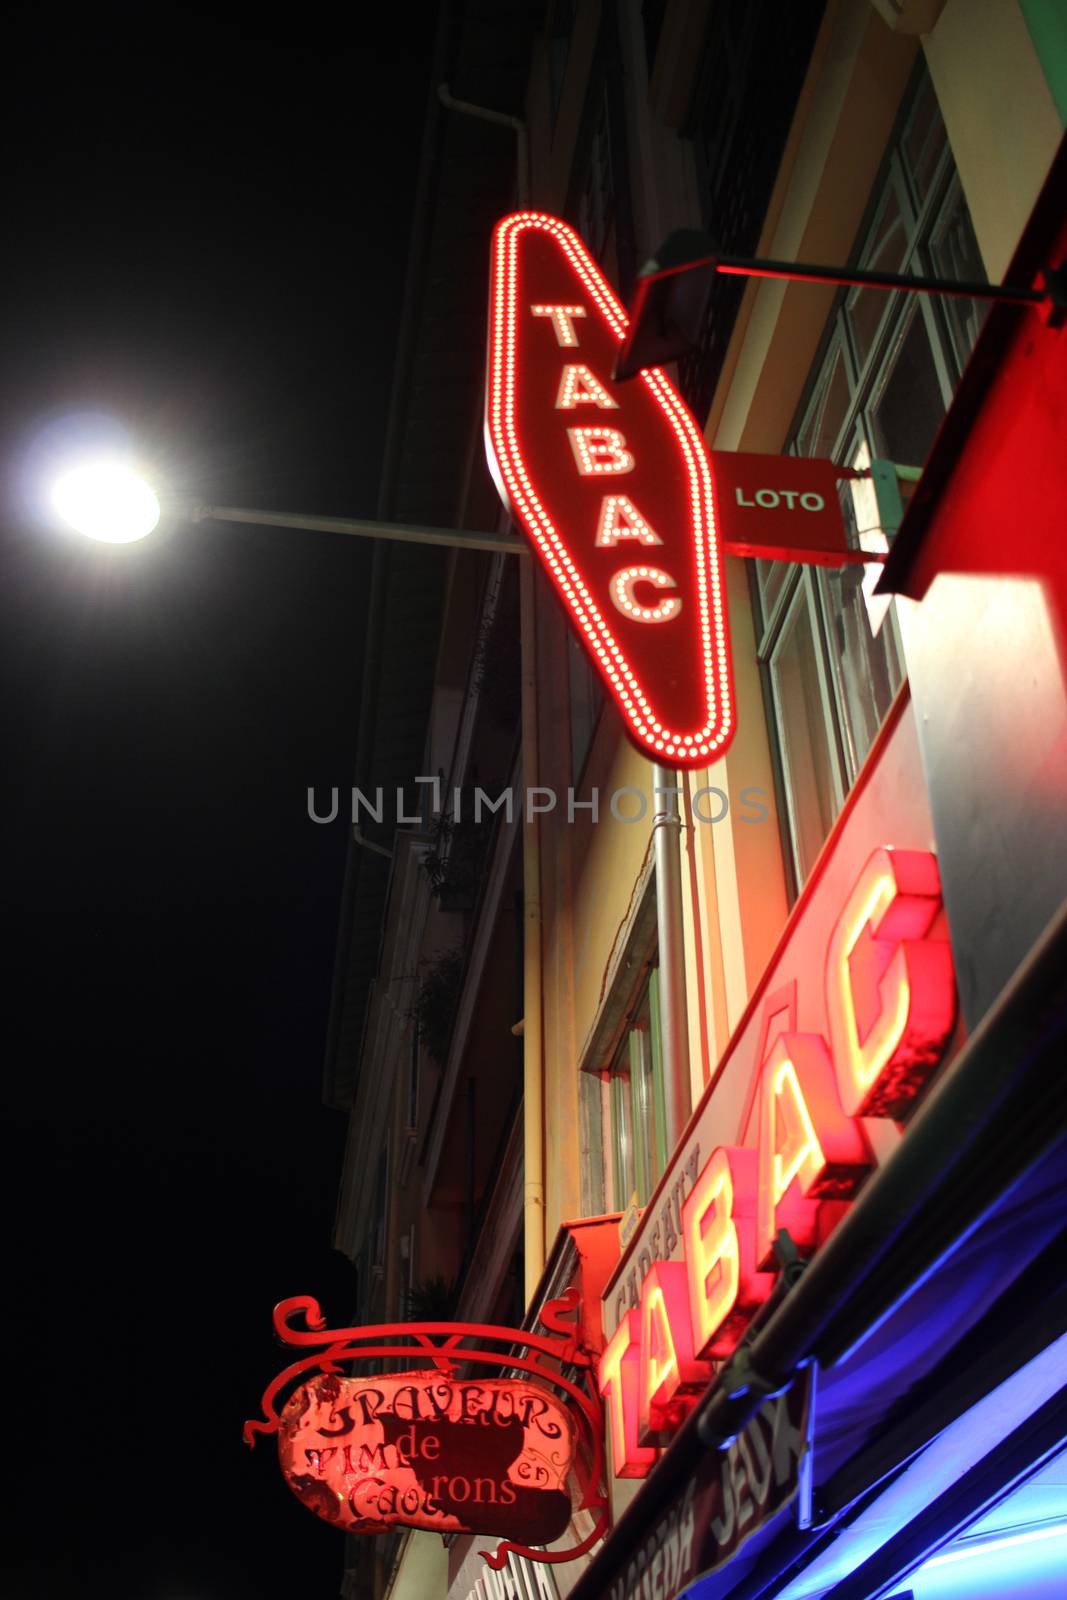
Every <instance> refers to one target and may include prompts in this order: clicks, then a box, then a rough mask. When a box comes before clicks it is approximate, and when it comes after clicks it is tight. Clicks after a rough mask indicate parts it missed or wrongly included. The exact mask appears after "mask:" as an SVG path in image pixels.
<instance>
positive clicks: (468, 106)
mask: <svg viewBox="0 0 1067 1600" xmlns="http://www.w3.org/2000/svg"><path fill="white" fill-rule="evenodd" d="M437 98H438V99H439V100H440V102H441V104H442V105H443V106H447V108H448V110H449V111H458V112H459V113H460V115H461V116H464V117H480V118H481V120H482V121H483V122H496V123H499V124H500V126H501V127H504V128H513V129H514V130H515V139H516V143H517V146H518V148H517V150H516V153H515V154H516V173H515V189H516V193H517V195H518V200H519V205H520V206H522V207H524V208H525V207H526V206H527V205H529V202H530V157H529V151H528V145H527V139H526V124H525V122H523V120H522V118H521V117H511V116H509V115H508V113H507V112H506V111H492V110H490V108H489V107H488V106H476V105H474V104H473V102H472V101H470V100H457V99H456V98H455V97H454V96H453V94H452V93H451V91H450V90H449V87H448V84H447V83H439V84H438V85H437Z"/></svg>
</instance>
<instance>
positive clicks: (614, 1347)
mask: <svg viewBox="0 0 1067 1600" xmlns="http://www.w3.org/2000/svg"><path fill="white" fill-rule="evenodd" d="M640 1347H641V1313H640V1312H639V1311H627V1313H626V1315H625V1316H624V1317H623V1319H622V1321H621V1322H620V1323H619V1326H618V1327H617V1328H616V1329H615V1332H614V1333H613V1334H612V1336H611V1338H610V1339H609V1341H608V1344H607V1348H606V1349H605V1351H604V1354H603V1355H602V1356H601V1358H600V1363H599V1365H598V1367H597V1387H598V1388H599V1390H600V1393H601V1396H602V1397H603V1399H604V1402H605V1404H606V1406H607V1413H608V1428H609V1430H610V1432H611V1459H612V1465H613V1467H614V1471H615V1476H616V1477H617V1478H644V1477H645V1476H646V1475H647V1473H648V1469H649V1468H650V1467H651V1465H652V1463H653V1462H654V1461H655V1459H656V1452H655V1450H653V1449H650V1448H649V1447H648V1446H647V1445H643V1444H640V1443H638V1438H637V1407H638V1387H639V1377H638V1362H639V1359H640Z"/></svg>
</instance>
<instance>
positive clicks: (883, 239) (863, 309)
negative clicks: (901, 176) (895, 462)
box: [812, 186, 908, 454]
mask: <svg viewBox="0 0 1067 1600" xmlns="http://www.w3.org/2000/svg"><path fill="white" fill-rule="evenodd" d="M907 249H908V227H907V221H906V219H905V216H904V212H903V210H902V209H901V205H900V199H899V197H898V195H897V191H896V187H895V186H891V187H890V188H889V190H888V191H887V193H886V195H885V198H884V199H883V201H882V205H881V209H880V210H879V213H878V216H877V218H876V220H875V223H874V226H873V228H872V229H871V232H870V235H869V239H868V243H867V245H866V247H865V249H864V251H863V254H862V256H861V258H860V259H861V262H862V264H863V266H864V268H866V269H867V270H868V271H870V272H900V271H901V269H902V268H903V265H904V257H905V255H906V253H907ZM892 300H893V296H892V295H891V294H887V293H886V291H885V290H884V289H857V290H856V292H855V294H854V295H853V296H852V297H851V298H850V300H849V303H848V320H849V325H850V326H851V328H852V336H853V339H854V340H855V343H856V360H857V362H858V364H859V366H860V367H861V368H862V367H863V365H864V363H865V362H866V360H867V357H868V356H869V355H870V353H871V350H872V348H873V346H874V342H875V339H876V338H877V336H878V330H879V328H880V327H881V326H882V318H883V317H884V316H885V315H886V313H887V312H888V311H889V310H890V308H891V302H892ZM818 453H819V452H817V451H813V452H812V454H818Z"/></svg>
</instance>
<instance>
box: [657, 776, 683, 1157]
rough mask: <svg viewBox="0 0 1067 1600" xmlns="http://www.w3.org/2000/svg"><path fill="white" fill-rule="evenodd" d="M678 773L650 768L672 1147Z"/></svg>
mask: <svg viewBox="0 0 1067 1600" xmlns="http://www.w3.org/2000/svg"><path fill="white" fill-rule="evenodd" d="M677 777H678V774H677V773H676V772H674V771H673V770H672V769H671V768H670V767H661V766H660V765H659V764H658V763H657V764H655V765H654V766H653V768H652V788H653V793H654V795H655V806H654V810H653V822H652V838H653V845H654V851H655V862H656V926H657V933H658V936H659V975H660V1038H661V1043H662V1049H663V1077H664V1098H665V1101H666V1109H667V1148H668V1149H674V1148H675V1146H676V1145H677V1144H678V1141H679V1140H680V1139H681V1137H682V1130H683V1129H684V1127H685V1125H686V1122H687V1121H688V1120H689V1098H690V1091H689V1030H688V1026H687V1020H686V1019H687V1017H688V1015H689V1013H688V1008H687V1005H686V984H685V924H684V920H683V917H682V819H681V812H680V808H679V801H680V799H681V795H680V792H679V789H678V786H677Z"/></svg>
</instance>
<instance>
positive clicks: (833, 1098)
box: [757, 1033, 871, 1267]
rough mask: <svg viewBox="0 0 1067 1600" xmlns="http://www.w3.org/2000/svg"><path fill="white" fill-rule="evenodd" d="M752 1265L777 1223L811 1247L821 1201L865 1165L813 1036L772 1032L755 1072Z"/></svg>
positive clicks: (764, 1256) (848, 1185)
mask: <svg viewBox="0 0 1067 1600" xmlns="http://www.w3.org/2000/svg"><path fill="white" fill-rule="evenodd" d="M759 1157H760V1168H759V1202H758V1213H757V1215H758V1239H759V1244H758V1254H759V1265H760V1266H761V1267H769V1266H771V1265H772V1264H773V1246H774V1240H775V1236H776V1235H777V1232H778V1229H779V1228H788V1230H789V1232H790V1234H791V1236H792V1238H793V1240H794V1242H795V1243H796V1244H798V1245H800V1246H801V1247H802V1248H804V1249H808V1248H810V1247H812V1246H813V1245H814V1244H815V1242H816V1239H817V1234H818V1207H819V1202H820V1201H821V1200H828V1199H841V1198H844V1197H846V1196H848V1195H851V1194H853V1193H854V1191H855V1188H856V1184H857V1182H858V1181H859V1179H860V1178H861V1177H862V1176H863V1174H864V1173H865V1172H866V1171H867V1169H868V1167H869V1166H870V1164H871V1153H870V1149H869V1147H868V1145H867V1141H866V1139H865V1138H864V1136H863V1131H862V1129H861V1127H860V1124H859V1123H858V1122H857V1121H855V1120H854V1119H853V1118H852V1117H848V1116H846V1115H845V1114H844V1112H843V1111H842V1109H841V1102H840V1099H839V1097H838V1092H837V1079H836V1076H835V1073H834V1064H833V1062H832V1060H831V1059H830V1052H829V1050H828V1049H827V1046H826V1040H825V1039H824V1038H823V1037H822V1035H821V1034H818V1033H782V1034H779V1035H778V1038H777V1039H776V1040H775V1042H774V1044H773V1046H772V1047H771V1050H770V1053H769V1055H768V1057H767V1061H766V1063H765V1065H764V1067H763V1071H762V1072H761V1074H760V1129H759Z"/></svg>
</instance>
